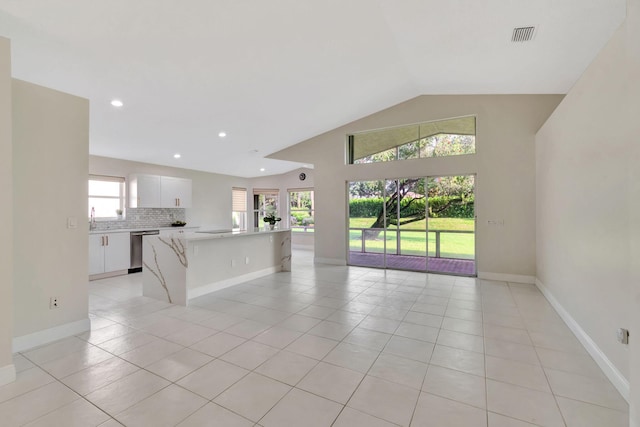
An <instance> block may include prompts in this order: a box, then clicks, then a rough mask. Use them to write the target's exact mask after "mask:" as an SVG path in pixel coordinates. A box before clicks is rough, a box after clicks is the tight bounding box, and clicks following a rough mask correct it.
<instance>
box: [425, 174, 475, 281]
mask: <svg viewBox="0 0 640 427" xmlns="http://www.w3.org/2000/svg"><path fill="white" fill-rule="evenodd" d="M427 181H428V197H429V199H428V215H429V218H428V222H427V224H428V230H429V242H428V246H429V259H428V262H427V270H428V271H430V272H435V273H447V274H460V275H465V276H473V275H475V273H476V266H475V257H476V254H475V209H474V202H475V197H474V188H475V176H474V175H457V176H441V177H429V178H428V179H427Z"/></svg>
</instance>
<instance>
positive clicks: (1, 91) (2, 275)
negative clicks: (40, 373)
mask: <svg viewBox="0 0 640 427" xmlns="http://www.w3.org/2000/svg"><path fill="white" fill-rule="evenodd" d="M12 151H13V148H12V142H11V45H10V43H9V40H8V39H5V38H3V37H0V200H13V167H12V162H11V160H12ZM12 205H13V204H12V203H10V204H9V206H6V205H5V206H4V209H0V224H2V227H0V242H3V243H4V244H2V245H0V385H3V384H6V383H8V382H10V381H13V380H14V379H15V369H14V367H13V362H12V360H11V341H12V337H13V304H12V302H13V296H12V295H13V247H12V245H11V244H12V242H13V209H11V207H12Z"/></svg>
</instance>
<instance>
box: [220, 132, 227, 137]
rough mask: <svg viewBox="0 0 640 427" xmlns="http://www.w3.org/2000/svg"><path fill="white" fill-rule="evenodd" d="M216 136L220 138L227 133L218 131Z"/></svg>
mask: <svg viewBox="0 0 640 427" xmlns="http://www.w3.org/2000/svg"><path fill="white" fill-rule="evenodd" d="M218 136H219V137H220V138H224V137H225V136H227V133H226V132H220V133H218Z"/></svg>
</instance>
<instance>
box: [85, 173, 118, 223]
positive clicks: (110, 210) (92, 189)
mask: <svg viewBox="0 0 640 427" xmlns="http://www.w3.org/2000/svg"><path fill="white" fill-rule="evenodd" d="M124 205H125V194H124V178H121V177H117V176H101V175H89V211H88V217H91V208H93V209H94V210H95V217H96V218H105V219H106V218H117V217H118V211H119V212H120V213H122V212H123V211H124Z"/></svg>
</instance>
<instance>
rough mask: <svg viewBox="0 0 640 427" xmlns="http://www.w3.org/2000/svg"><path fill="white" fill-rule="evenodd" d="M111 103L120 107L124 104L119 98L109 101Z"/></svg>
mask: <svg viewBox="0 0 640 427" xmlns="http://www.w3.org/2000/svg"><path fill="white" fill-rule="evenodd" d="M111 105H113V106H114V107H122V106H123V105H124V102H122V101H120V100H119V99H114V100H112V101H111Z"/></svg>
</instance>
